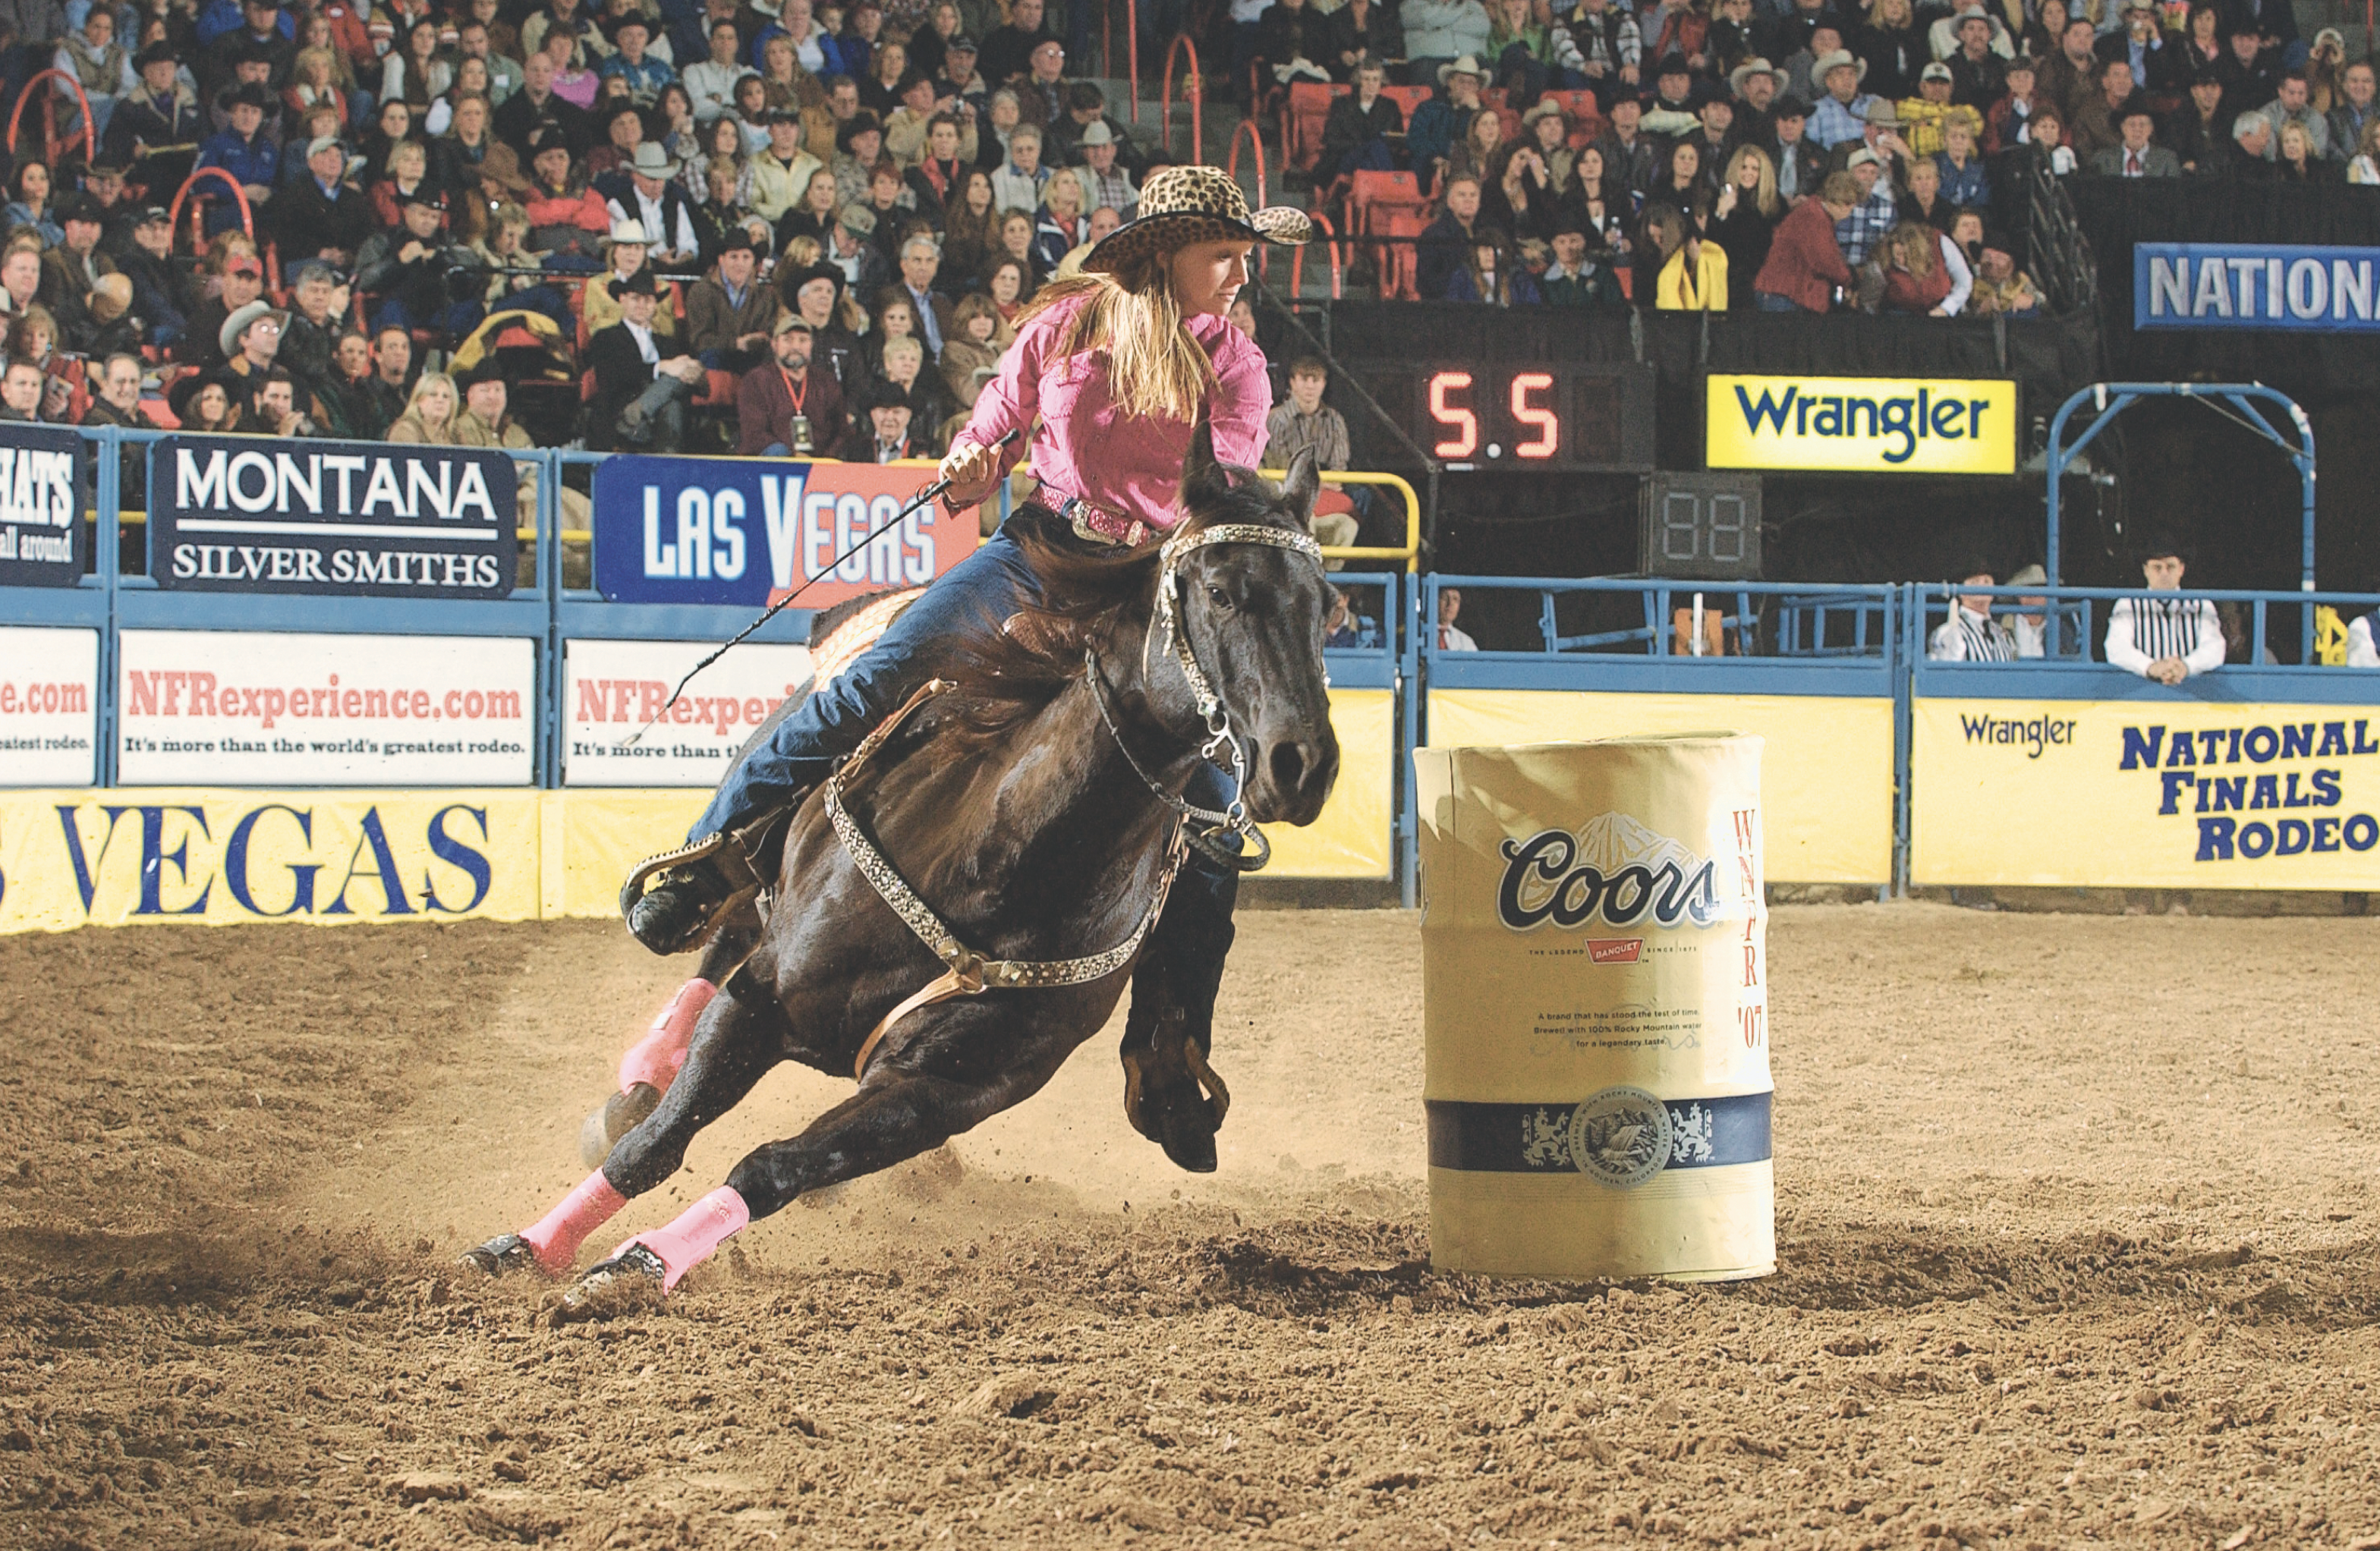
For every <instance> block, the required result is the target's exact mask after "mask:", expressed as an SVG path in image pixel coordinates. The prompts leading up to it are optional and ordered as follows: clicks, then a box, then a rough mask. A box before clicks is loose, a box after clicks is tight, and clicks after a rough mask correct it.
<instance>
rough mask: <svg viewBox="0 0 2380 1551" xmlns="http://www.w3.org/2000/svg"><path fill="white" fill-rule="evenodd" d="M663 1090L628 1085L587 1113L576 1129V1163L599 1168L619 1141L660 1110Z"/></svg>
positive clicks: (645, 1084) (642, 1085) (643, 1084)
mask: <svg viewBox="0 0 2380 1551" xmlns="http://www.w3.org/2000/svg"><path fill="white" fill-rule="evenodd" d="M661 1102H662V1091H661V1089H659V1088H657V1087H655V1086H653V1085H652V1084H650V1083H631V1084H628V1085H627V1086H626V1087H625V1088H624V1089H622V1090H621V1091H620V1092H618V1093H615V1094H613V1096H612V1097H609V1098H607V1099H605V1100H604V1101H603V1102H602V1103H601V1105H599V1106H597V1107H596V1108H595V1109H594V1110H592V1111H591V1112H590V1113H589V1115H588V1117H587V1119H586V1121H585V1122H584V1123H582V1124H581V1125H580V1126H579V1128H578V1161H579V1162H581V1163H583V1164H585V1165H586V1166H587V1167H588V1168H589V1169H601V1168H602V1167H603V1160H604V1159H605V1158H607V1157H611V1156H612V1149H613V1148H614V1147H616V1146H618V1145H620V1138H621V1137H623V1136H625V1135H626V1134H628V1133H630V1132H632V1131H634V1130H636V1129H637V1127H638V1126H640V1125H642V1124H644V1122H645V1117H646V1116H648V1115H650V1114H651V1113H652V1112H653V1111H654V1110H655V1109H659V1108H661Z"/></svg>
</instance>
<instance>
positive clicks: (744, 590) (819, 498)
mask: <svg viewBox="0 0 2380 1551" xmlns="http://www.w3.org/2000/svg"><path fill="white" fill-rule="evenodd" d="M933 477H934V470H933V469H932V468H930V467H909V468H904V467H897V466H894V465H890V464H872V463H789V462H785V461H783V460H781V459H774V458H660V457H634V456H631V457H613V458H606V459H604V460H603V461H602V462H601V463H600V464H597V465H596V466H595V586H596V587H597V588H599V589H600V590H601V592H602V594H603V596H604V597H605V598H608V599H610V600H612V601H613V602H614V603H734V604H739V605H742V606H745V607H748V608H759V607H760V606H761V605H762V604H765V603H769V602H772V601H774V600H776V599H778V598H780V597H782V596H783V595H784V593H785V592H786V591H787V590H788V589H790V588H796V587H800V586H802V585H803V584H805V583H815V584H816V585H814V586H812V587H811V588H809V590H808V591H807V592H805V593H803V594H802V606H803V607H804V608H807V609H831V608H832V607H834V605H836V604H837V603H842V602H845V601H847V600H851V599H854V598H859V597H863V596H865V595H867V594H868V593H871V592H881V591H883V590H884V589H885V588H896V587H917V586H921V585H923V584H924V583H927V582H930V581H932V580H933V579H934V578H935V577H937V576H941V574H942V573H943V572H945V571H947V570H949V569H950V568H951V567H952V566H953V565H956V564H957V563H959V562H960V561H962V560H965V558H966V557H967V556H969V555H971V554H973V553H975V551H976V546H977V544H978V543H980V542H981V541H982V539H981V536H980V535H981V528H980V526H979V525H980V523H981V520H982V519H981V518H980V517H978V516H977V514H976V513H974V512H972V511H969V512H962V513H960V514H959V515H957V516H955V517H953V515H951V514H950V513H948V512H946V511H944V510H942V508H941V506H940V505H939V504H934V503H929V504H928V505H926V506H923V507H920V508H919V509H918V510H917V511H915V512H912V513H910V514H909V515H907V516H905V517H903V518H902V519H901V520H900V521H899V522H897V523H892V517H893V516H894V515H896V514H898V513H899V512H900V510H901V507H902V506H903V504H904V503H906V502H908V501H910V500H911V499H913V498H914V497H915V496H916V495H917V491H920V490H922V489H924V488H925V485H926V483H927V481H929V480H930V479H933ZM887 523H892V526H891V527H885V525H886V524H887ZM878 527H884V529H885V530H884V531H883V532H882V533H880V534H879V535H877V537H876V538H874V539H868V533H869V532H870V531H871V530H872V529H875V528H878ZM846 550H849V551H854V552H852V553H851V554H849V555H847V556H846V555H845V554H844V551H846Z"/></svg>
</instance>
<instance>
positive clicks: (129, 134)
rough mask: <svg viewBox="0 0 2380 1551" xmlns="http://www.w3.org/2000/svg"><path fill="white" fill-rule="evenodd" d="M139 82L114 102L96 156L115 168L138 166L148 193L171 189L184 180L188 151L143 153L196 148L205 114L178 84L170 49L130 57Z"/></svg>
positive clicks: (204, 131) (191, 94)
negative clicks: (147, 187)
mask: <svg viewBox="0 0 2380 1551" xmlns="http://www.w3.org/2000/svg"><path fill="white" fill-rule="evenodd" d="M132 68H133V69H134V70H135V71H137V72H139V74H140V84H139V85H138V86H135V87H134V88H133V89H132V90H131V91H128V92H127V93H125V95H124V96H123V97H121V98H120V99H118V100H117V102H116V104H115V112H114V113H113V114H111V115H108V120H107V135H106V138H105V139H104V140H103V142H102V146H101V154H102V156H103V158H104V160H105V161H106V162H108V163H109V164H112V165H114V166H116V167H128V166H130V165H132V164H133V163H134V162H135V161H139V162H140V170H141V176H143V177H145V178H147V179H148V180H149V186H150V188H152V189H164V188H179V187H180V186H181V183H182V180H183V179H184V178H185V177H188V176H189V172H190V163H191V152H190V151H188V150H183V151H168V152H166V153H165V154H164V155H162V156H157V155H149V156H146V159H143V158H144V153H145V152H148V151H153V150H154V149H155V148H157V147H160V146H169V145H170V146H183V147H192V146H196V145H197V144H198V143H199V142H200V140H202V139H205V138H206V135H207V121H206V115H205V114H204V113H202V112H201V111H200V108H199V99H198V97H197V95H196V94H195V93H194V92H192V91H189V90H188V88H187V87H185V86H184V85H183V84H182V80H181V69H182V67H181V61H180V60H179V59H178V58H177V57H176V55H175V53H174V51H173V49H172V48H170V47H168V46H167V45H166V44H164V43H152V44H151V45H150V46H149V47H147V48H144V49H142V50H141V51H140V53H139V54H137V55H133V58H132Z"/></svg>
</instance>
